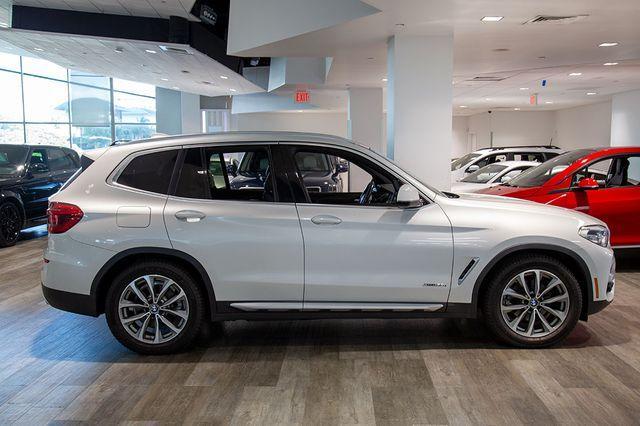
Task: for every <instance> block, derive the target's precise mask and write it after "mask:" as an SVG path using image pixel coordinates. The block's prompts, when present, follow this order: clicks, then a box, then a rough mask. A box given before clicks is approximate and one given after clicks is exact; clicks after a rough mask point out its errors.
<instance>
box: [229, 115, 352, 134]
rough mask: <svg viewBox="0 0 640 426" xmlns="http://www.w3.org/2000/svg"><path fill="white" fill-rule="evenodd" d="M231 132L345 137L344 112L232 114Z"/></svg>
mask: <svg viewBox="0 0 640 426" xmlns="http://www.w3.org/2000/svg"><path fill="white" fill-rule="evenodd" d="M231 128H232V129H233V130H271V131H288V132H312V133H325V134H328V135H335V136H340V137H343V138H346V137H347V113H346V112H335V113H334V112H304V113H287V112H263V113H251V114H233V115H232V116H231Z"/></svg>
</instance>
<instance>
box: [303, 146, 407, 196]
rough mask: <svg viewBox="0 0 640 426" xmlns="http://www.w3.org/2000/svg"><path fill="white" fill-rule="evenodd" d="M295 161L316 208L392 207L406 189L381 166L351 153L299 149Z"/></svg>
mask: <svg viewBox="0 0 640 426" xmlns="http://www.w3.org/2000/svg"><path fill="white" fill-rule="evenodd" d="M294 161H295V165H296V167H297V169H298V170H297V172H298V175H299V176H300V177H301V179H302V184H303V186H304V189H305V191H306V193H307V196H308V200H309V201H310V202H311V203H314V204H334V205H364V206H392V205H395V203H396V196H397V192H398V189H399V188H400V186H401V185H402V182H400V181H399V180H398V179H397V178H396V177H395V176H393V175H391V174H389V173H388V172H386V171H385V170H383V169H382V168H380V167H379V166H377V165H375V164H373V163H370V162H369V161H367V160H365V159H363V158H361V157H359V156H357V155H355V154H353V153H350V152H347V151H339V150H333V149H324V148H318V149H312V148H298V149H296V150H295V151H294Z"/></svg>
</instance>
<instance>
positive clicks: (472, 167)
mask: <svg viewBox="0 0 640 426" xmlns="http://www.w3.org/2000/svg"><path fill="white" fill-rule="evenodd" d="M478 170H480V166H478V165H477V164H472V165H470V166H469V167H468V168H467V171H466V172H467V173H475V172H477V171H478Z"/></svg>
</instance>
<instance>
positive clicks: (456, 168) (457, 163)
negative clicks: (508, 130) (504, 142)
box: [451, 145, 563, 183]
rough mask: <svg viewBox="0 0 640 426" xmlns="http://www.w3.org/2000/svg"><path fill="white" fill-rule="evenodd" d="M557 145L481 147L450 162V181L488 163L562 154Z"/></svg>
mask: <svg viewBox="0 0 640 426" xmlns="http://www.w3.org/2000/svg"><path fill="white" fill-rule="evenodd" d="M562 152H563V151H562V150H561V149H560V148H558V147H557V146H553V145H550V146H511V147H509V146H507V147H498V148H482V149H479V150H477V151H474V152H471V153H469V154H467V155H465V156H464V157H460V158H458V159H457V160H453V161H452V162H451V183H455V182H458V181H460V180H462V179H463V178H464V177H465V176H467V175H468V174H470V173H473V172H477V171H478V170H480V169H481V168H483V167H485V166H488V165H489V164H493V163H497V162H500V161H535V162H537V163H544V162H545V161H547V160H549V159H551V158H553V157H556V156H558V155H560V154H562Z"/></svg>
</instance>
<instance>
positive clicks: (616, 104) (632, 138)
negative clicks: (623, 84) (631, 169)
mask: <svg viewBox="0 0 640 426" xmlns="http://www.w3.org/2000/svg"><path fill="white" fill-rule="evenodd" d="M611 111H612V112H611V145H613V146H638V145H640V90H634V91H633V92H626V93H618V94H617V95H614V96H613V100H612V102H611Z"/></svg>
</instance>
